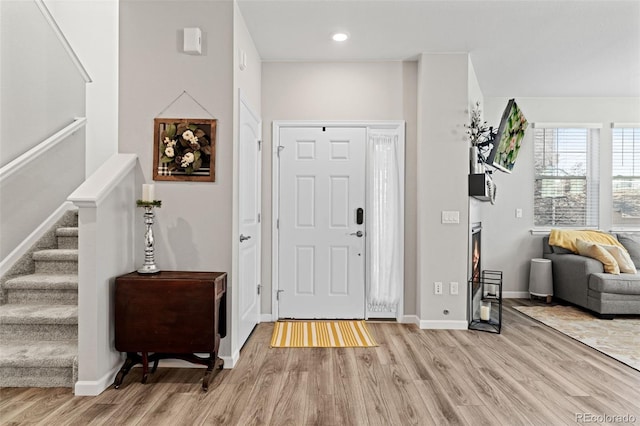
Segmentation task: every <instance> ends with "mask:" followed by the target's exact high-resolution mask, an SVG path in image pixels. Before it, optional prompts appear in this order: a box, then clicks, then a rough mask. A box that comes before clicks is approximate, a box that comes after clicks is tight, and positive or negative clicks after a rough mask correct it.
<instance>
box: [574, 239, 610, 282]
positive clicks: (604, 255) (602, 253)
mask: <svg viewBox="0 0 640 426" xmlns="http://www.w3.org/2000/svg"><path fill="white" fill-rule="evenodd" d="M575 245H576V248H577V250H578V254H579V255H581V256H587V257H591V258H593V259H597V260H599V261H600V262H602V264H603V265H604V271H605V272H608V273H610V274H619V273H620V267H619V266H618V262H616V259H615V258H614V257H613V256H612V255H611V254H610V253H609V252H608V251H607V250H605V249H604V248H602V247H601V246H600V245H598V244H596V243H589V242H586V241H583V240H581V239H579V238H578V239H576V241H575Z"/></svg>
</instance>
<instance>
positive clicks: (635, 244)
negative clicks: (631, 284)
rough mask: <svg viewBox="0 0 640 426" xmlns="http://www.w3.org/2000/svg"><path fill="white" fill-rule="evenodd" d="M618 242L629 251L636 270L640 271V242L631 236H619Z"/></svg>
mask: <svg viewBox="0 0 640 426" xmlns="http://www.w3.org/2000/svg"><path fill="white" fill-rule="evenodd" d="M618 241H620V243H621V244H622V245H623V246H624V248H626V249H627V251H628V252H629V256H630V257H631V260H633V263H634V264H635V265H636V268H638V269H640V240H639V239H637V238H635V239H634V238H633V237H631V236H629V235H624V234H618Z"/></svg>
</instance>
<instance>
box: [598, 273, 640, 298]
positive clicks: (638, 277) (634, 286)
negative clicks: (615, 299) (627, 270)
mask: <svg viewBox="0 0 640 426" xmlns="http://www.w3.org/2000/svg"><path fill="white" fill-rule="evenodd" d="M589 290H593V291H597V292H600V293H617V294H637V295H640V274H620V275H611V274H606V273H595V274H591V276H590V277H589Z"/></svg>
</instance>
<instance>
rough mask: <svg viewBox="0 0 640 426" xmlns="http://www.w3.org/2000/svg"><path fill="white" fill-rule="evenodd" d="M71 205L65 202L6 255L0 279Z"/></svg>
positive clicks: (1, 265) (0, 269)
mask: <svg viewBox="0 0 640 426" xmlns="http://www.w3.org/2000/svg"><path fill="white" fill-rule="evenodd" d="M73 209H74V206H73V203H71V202H69V201H65V202H64V203H62V204H61V205H60V207H58V208H57V209H56V210H55V211H54V212H53V213H51V215H50V216H49V217H48V218H46V219H45V220H44V222H42V223H41V224H40V226H38V227H37V228H36V229H35V230H34V231H33V232H32V233H31V234H29V235H28V236H27V237H26V238H25V239H24V240H23V241H22V242H21V243H20V245H19V246H18V247H16V248H15V249H13V251H11V253H9V254H8V255H7V257H5V258H4V259H2V262H0V277H2V276H4V275H5V274H6V273H8V272H9V270H10V269H11V267H12V266H13V265H15V264H16V262H18V260H20V258H21V257H22V256H24V254H25V253H27V252H28V251H29V249H30V248H31V247H32V246H33V245H34V244H35V243H37V242H38V240H39V239H40V238H42V236H43V235H44V234H45V233H46V232H47V231H49V229H51V227H52V226H53V225H55V224H56V222H57V221H58V220H60V219H61V218H62V216H64V214H65V213H66V212H67V210H73Z"/></svg>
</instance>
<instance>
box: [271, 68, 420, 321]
mask: <svg viewBox="0 0 640 426" xmlns="http://www.w3.org/2000/svg"><path fill="white" fill-rule="evenodd" d="M416 69H417V68H416V63H415V62H404V63H403V62H366V63H358V62H340V63H325V62H265V63H263V65H262V118H263V141H264V148H263V156H264V157H263V167H262V185H263V186H262V212H263V214H262V217H263V220H262V237H263V244H262V247H263V250H262V265H263V269H262V284H263V286H264V291H263V293H262V294H263V298H262V312H263V313H269V312H271V297H270V295H271V293H272V285H271V221H272V214H271V188H272V185H271V174H272V154H271V152H272V141H271V129H272V123H273V121H274V120H327V121H329V120H335V121H338V120H406V121H407V133H406V137H407V138H406V150H407V160H408V161H407V165H406V167H407V172H406V173H407V193H406V200H407V201H406V206H407V212H406V214H405V216H406V217H407V218H408V219H409V220H407V229H406V232H405V242H406V247H405V314H413V313H415V299H414V298H411V299H409V297H413V296H414V294H415V292H414V290H413V289H415V282H411V280H412V279H413V277H415V273H414V272H413V271H415V258H414V257H413V256H412V254H413V253H414V251H413V250H414V249H413V247H414V246H415V237H414V234H415V229H411V224H412V223H414V220H413V219H412V217H411V215H412V214H414V213H412V212H410V211H409V207H410V206H412V205H415V198H414V194H415V192H414V188H415V183H414V182H410V180H411V179H412V177H413V176H415V163H414V162H412V161H411V157H409V154H410V153H414V152H415V127H413V128H412V126H415V122H416V113H415V93H416V79H415V78H416Z"/></svg>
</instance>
